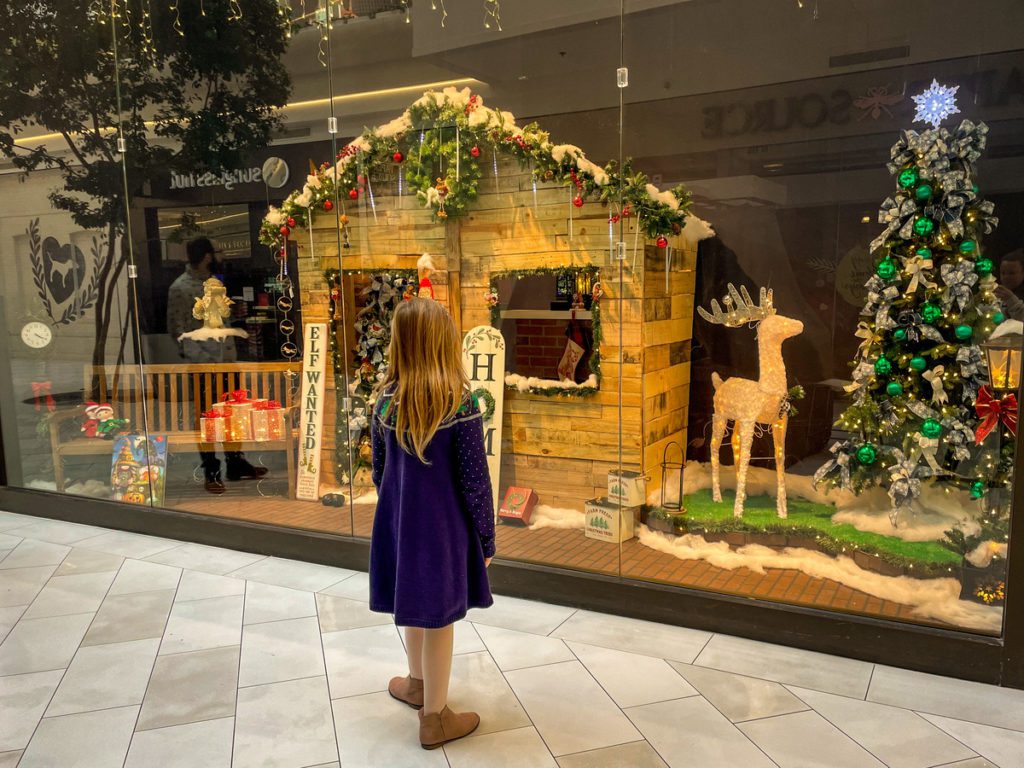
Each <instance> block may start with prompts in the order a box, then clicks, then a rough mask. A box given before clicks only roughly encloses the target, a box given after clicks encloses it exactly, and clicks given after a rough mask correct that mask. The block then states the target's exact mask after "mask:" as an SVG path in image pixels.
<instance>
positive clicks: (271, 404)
mask: <svg viewBox="0 0 1024 768" xmlns="http://www.w3.org/2000/svg"><path fill="white" fill-rule="evenodd" d="M280 408H281V404H280V403H279V402H277V400H261V401H260V402H258V403H256V404H255V405H253V410H256V411H277V410H280Z"/></svg>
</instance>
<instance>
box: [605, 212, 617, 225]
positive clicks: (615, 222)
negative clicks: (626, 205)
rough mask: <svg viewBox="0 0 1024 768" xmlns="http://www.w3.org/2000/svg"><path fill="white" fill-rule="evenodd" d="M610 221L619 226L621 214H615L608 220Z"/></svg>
mask: <svg viewBox="0 0 1024 768" xmlns="http://www.w3.org/2000/svg"><path fill="white" fill-rule="evenodd" d="M608 221H610V222H611V223H612V224H618V223H619V214H617V213H613V214H612V215H611V218H610V219H608Z"/></svg>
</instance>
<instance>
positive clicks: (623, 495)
mask: <svg viewBox="0 0 1024 768" xmlns="http://www.w3.org/2000/svg"><path fill="white" fill-rule="evenodd" d="M608 498H609V499H610V500H612V501H621V502H622V506H624V507H639V506H641V505H643V504H645V503H646V502H647V484H646V483H645V482H644V476H643V475H641V474H640V473H639V472H634V471H633V470H631V469H623V470H621V471H620V470H617V469H613V470H610V471H609V472H608Z"/></svg>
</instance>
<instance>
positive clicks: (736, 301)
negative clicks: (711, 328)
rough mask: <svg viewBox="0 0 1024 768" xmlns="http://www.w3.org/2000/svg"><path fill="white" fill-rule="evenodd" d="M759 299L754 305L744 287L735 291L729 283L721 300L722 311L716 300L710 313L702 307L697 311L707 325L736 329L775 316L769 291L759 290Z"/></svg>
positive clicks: (712, 303)
mask: <svg viewBox="0 0 1024 768" xmlns="http://www.w3.org/2000/svg"><path fill="white" fill-rule="evenodd" d="M759 299H760V300H759V301H758V303H757V304H754V301H753V300H752V299H751V298H750V294H749V293H747V288H746V286H742V285H741V286H740V289H739V290H738V291H737V290H736V286H734V285H733V284H732V283H729V293H728V294H727V295H726V296H725V298H723V299H722V303H724V304H725V309H724V310H723V309H722V306H721V305H720V304H719V303H718V299H712V300H711V311H710V312H708V311H707V310H706V309H704V307H697V311H698V312H699V313H700V316H701V317H703V318H704V319H705V320H707V321H708V322H709V323H715V324H717V325H727V326H729V327H730V328H736V327H738V326H740V325H745V324H746V323H757V322H760V321H761V320H764V319H765V318H766V317H768V315H774V314H775V307H774V305H773V304H772V292H771V290H770V289H769V290H766V289H765V288H761V294H760V296H759Z"/></svg>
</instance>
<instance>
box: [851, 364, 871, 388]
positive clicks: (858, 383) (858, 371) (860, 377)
mask: <svg viewBox="0 0 1024 768" xmlns="http://www.w3.org/2000/svg"><path fill="white" fill-rule="evenodd" d="M874 375H875V366H873V365H872V364H871V363H865V362H861V363H858V364H857V367H856V368H854V369H853V381H852V382H851V383H849V384H847V385H846V386H845V387H843V389H845V390H846V391H847V392H856V391H857V390H858V389H860V388H861V387H863V386H866V385H867V383H868V381H870V380H871V377H872V376H874Z"/></svg>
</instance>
